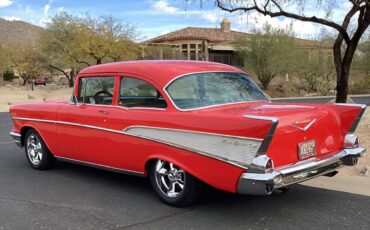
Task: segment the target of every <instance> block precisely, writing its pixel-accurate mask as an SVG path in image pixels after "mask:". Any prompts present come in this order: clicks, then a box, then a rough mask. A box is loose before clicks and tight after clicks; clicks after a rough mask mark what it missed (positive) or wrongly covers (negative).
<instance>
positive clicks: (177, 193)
mask: <svg viewBox="0 0 370 230" xmlns="http://www.w3.org/2000/svg"><path fill="white" fill-rule="evenodd" d="M149 173H150V174H149V176H150V182H151V184H152V187H153V190H154V192H155V193H156V194H157V196H158V197H159V199H161V200H162V201H163V202H164V203H166V204H168V205H170V206H175V207H185V206H190V205H192V204H194V203H195V202H197V201H198V200H199V198H200V196H201V192H202V187H203V186H202V185H203V184H202V182H201V181H199V180H198V179H197V178H195V177H193V176H192V175H190V174H189V173H187V172H186V171H184V170H183V169H181V168H180V167H178V166H176V165H174V164H173V163H171V162H168V161H164V160H157V161H155V162H154V163H153V164H152V165H151V167H150V172H149Z"/></svg>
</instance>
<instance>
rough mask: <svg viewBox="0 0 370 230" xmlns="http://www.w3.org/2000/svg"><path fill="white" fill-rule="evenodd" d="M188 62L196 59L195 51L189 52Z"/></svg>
mask: <svg viewBox="0 0 370 230" xmlns="http://www.w3.org/2000/svg"><path fill="white" fill-rule="evenodd" d="M190 60H197V57H196V55H195V50H192V51H190Z"/></svg>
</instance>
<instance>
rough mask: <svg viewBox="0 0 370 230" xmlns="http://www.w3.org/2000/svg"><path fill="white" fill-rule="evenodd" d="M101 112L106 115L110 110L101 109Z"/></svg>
mask: <svg viewBox="0 0 370 230" xmlns="http://www.w3.org/2000/svg"><path fill="white" fill-rule="evenodd" d="M99 113H103V114H105V115H107V114H109V112H108V111H107V110H99Z"/></svg>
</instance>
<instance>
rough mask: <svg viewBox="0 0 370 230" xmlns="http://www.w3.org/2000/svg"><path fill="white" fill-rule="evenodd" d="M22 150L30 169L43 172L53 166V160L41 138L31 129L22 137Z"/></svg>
mask: <svg viewBox="0 0 370 230" xmlns="http://www.w3.org/2000/svg"><path fill="white" fill-rule="evenodd" d="M24 138H25V139H24V150H25V153H26V157H27V160H28V162H29V163H30V165H31V167H32V168H34V169H38V170H45V169H48V168H51V167H52V166H53V165H54V161H55V158H54V157H53V155H52V154H51V152H50V151H49V149H48V148H47V146H46V145H45V142H44V141H43V140H42V138H41V136H40V135H39V134H38V133H37V132H36V131H35V130H33V129H30V130H28V131H27V132H26V135H25V137H24Z"/></svg>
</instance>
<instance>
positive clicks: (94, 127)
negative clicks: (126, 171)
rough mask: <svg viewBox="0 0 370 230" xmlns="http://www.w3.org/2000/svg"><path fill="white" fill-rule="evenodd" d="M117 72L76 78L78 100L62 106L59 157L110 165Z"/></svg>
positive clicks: (59, 115)
mask: <svg viewBox="0 0 370 230" xmlns="http://www.w3.org/2000/svg"><path fill="white" fill-rule="evenodd" d="M114 82H115V76H109V75H108V76H88V77H81V78H79V80H78V82H77V87H78V90H77V91H78V93H77V95H76V96H77V100H78V102H77V104H73V103H70V104H65V105H63V106H62V107H61V108H60V109H59V113H58V122H57V133H58V137H59V140H58V148H57V149H58V153H57V154H56V155H57V156H59V157H64V158H68V159H73V160H78V161H82V162H88V163H93V164H99V165H100V164H101V165H109V164H110V161H111V158H110V157H109V156H108V154H109V142H110V138H109V135H110V132H109V131H107V128H109V127H108V122H109V115H110V110H111V109H112V104H113V92H114Z"/></svg>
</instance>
